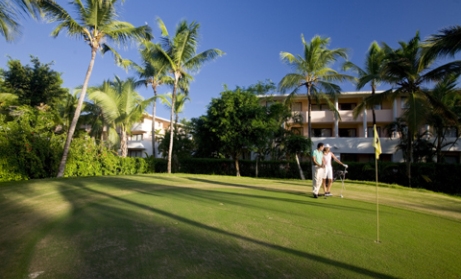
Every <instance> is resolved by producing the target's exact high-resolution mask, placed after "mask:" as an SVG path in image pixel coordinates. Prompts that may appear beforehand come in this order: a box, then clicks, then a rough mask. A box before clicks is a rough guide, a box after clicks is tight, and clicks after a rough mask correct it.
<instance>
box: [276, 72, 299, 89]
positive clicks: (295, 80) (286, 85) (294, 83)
mask: <svg viewBox="0 0 461 279" xmlns="http://www.w3.org/2000/svg"><path fill="white" fill-rule="evenodd" d="M304 82H305V80H304V76H303V75H301V74H297V73H291V74H287V75H285V76H284V77H283V78H282V80H281V81H280V82H279V84H278V88H279V91H280V92H281V93H286V92H287V91H289V90H292V89H295V88H298V87H300V86H302V85H303V84H304Z"/></svg>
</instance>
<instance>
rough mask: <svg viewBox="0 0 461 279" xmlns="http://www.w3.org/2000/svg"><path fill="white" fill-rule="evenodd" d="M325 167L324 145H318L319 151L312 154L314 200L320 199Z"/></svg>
mask: <svg viewBox="0 0 461 279" xmlns="http://www.w3.org/2000/svg"><path fill="white" fill-rule="evenodd" d="M324 173H325V167H324V165H323V143H321V142H320V143H319V144H317V149H316V150H314V152H313V153H312V192H313V194H314V198H316V199H317V198H318V197H319V189H320V186H322V182H323V176H324Z"/></svg>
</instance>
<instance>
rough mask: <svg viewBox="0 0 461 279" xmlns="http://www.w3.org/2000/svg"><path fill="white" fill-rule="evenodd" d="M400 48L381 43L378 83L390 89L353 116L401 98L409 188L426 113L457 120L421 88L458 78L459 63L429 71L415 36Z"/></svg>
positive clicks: (429, 63)
mask: <svg viewBox="0 0 461 279" xmlns="http://www.w3.org/2000/svg"><path fill="white" fill-rule="evenodd" d="M399 45H400V47H399V48H396V49H393V48H391V47H390V46H388V45H387V44H385V43H383V53H384V58H383V60H382V65H381V67H380V69H379V71H378V72H379V75H378V76H379V79H380V80H382V81H384V82H386V83H388V84H390V85H391V86H392V88H391V89H388V90H385V91H384V92H382V93H380V94H376V95H371V96H369V97H367V98H365V100H364V101H363V103H362V104H360V105H359V106H357V107H356V109H355V111H354V115H356V116H357V115H358V114H359V113H360V112H362V111H363V110H365V109H366V108H372V107H373V106H374V105H377V104H381V103H382V102H383V101H384V100H394V99H396V98H400V97H401V96H406V97H407V101H406V102H407V107H406V109H405V112H404V115H403V119H404V121H405V124H406V129H407V131H406V136H405V139H406V140H407V143H406V144H405V145H404V146H406V148H407V150H406V151H405V152H404V155H405V161H406V162H407V176H408V183H409V185H410V186H411V164H412V162H413V153H414V152H413V148H414V144H413V143H414V141H415V139H416V138H417V137H418V129H419V128H420V127H421V126H422V125H424V124H426V123H427V121H428V118H426V117H424V116H425V115H427V113H426V112H428V110H434V111H437V112H438V114H439V115H443V117H444V118H445V119H447V120H449V121H451V122H452V123H454V122H457V117H456V115H454V114H453V113H452V112H451V111H450V110H449V108H447V107H446V106H445V105H443V103H442V102H440V100H437V99H436V98H434V96H433V95H432V94H431V90H428V89H427V88H424V87H423V84H430V83H431V82H433V83H434V82H435V83H437V82H441V81H443V80H444V79H445V78H446V77H447V76H449V75H451V74H459V73H460V71H461V61H455V62H450V63H448V64H445V65H442V66H440V67H437V68H434V69H432V68H431V66H432V64H433V62H434V59H433V58H428V56H425V52H424V50H423V48H422V43H421V40H420V36H419V33H418V32H417V33H416V35H415V36H414V37H413V38H412V39H411V40H409V41H408V42H399Z"/></svg>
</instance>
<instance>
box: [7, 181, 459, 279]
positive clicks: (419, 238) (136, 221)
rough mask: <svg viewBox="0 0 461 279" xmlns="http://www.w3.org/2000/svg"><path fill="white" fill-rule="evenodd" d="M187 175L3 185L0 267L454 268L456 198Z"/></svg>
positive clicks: (124, 272) (78, 272) (436, 271)
mask: <svg viewBox="0 0 461 279" xmlns="http://www.w3.org/2000/svg"><path fill="white" fill-rule="evenodd" d="M310 185H311V181H299V180H270V179H252V178H236V177H226V176H206V175H189V174H175V175H167V174H154V175H138V176H122V177H91V178H69V179H52V180H35V181H28V182H14V183H1V184H0V278H460V276H461V199H460V198H458V197H450V196H448V195H442V194H437V193H432V192H428V191H419V190H415V189H405V188H401V187H380V188H379V194H380V203H381V205H380V240H381V243H379V244H377V243H375V240H376V237H377V232H376V188H375V187H374V186H372V185H369V184H367V183H357V182H356V183H352V182H347V183H346V190H345V191H344V193H343V194H344V198H343V199H341V198H339V197H338V195H339V192H340V189H341V184H340V182H335V184H334V186H333V187H334V188H333V191H332V193H333V194H334V195H335V196H334V197H332V198H327V199H325V198H323V197H321V198H319V199H313V198H312V195H311V194H310V191H311V187H310Z"/></svg>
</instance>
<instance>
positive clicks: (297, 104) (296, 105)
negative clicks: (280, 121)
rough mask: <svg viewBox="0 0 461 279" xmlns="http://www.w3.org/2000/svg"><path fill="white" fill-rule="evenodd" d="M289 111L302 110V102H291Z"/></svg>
mask: <svg viewBox="0 0 461 279" xmlns="http://www.w3.org/2000/svg"><path fill="white" fill-rule="evenodd" d="M291 111H302V103H301V102H294V103H293V104H291Z"/></svg>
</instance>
